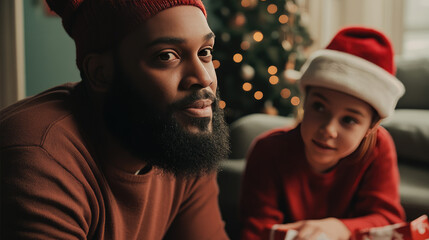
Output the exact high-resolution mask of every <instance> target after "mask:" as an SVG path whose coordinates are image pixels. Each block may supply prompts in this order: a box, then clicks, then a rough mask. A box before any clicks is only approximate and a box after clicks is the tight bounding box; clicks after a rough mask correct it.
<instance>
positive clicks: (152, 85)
mask: <svg viewBox="0 0 429 240" xmlns="http://www.w3.org/2000/svg"><path fill="white" fill-rule="evenodd" d="M47 2H48V5H49V6H50V8H51V9H52V10H53V11H55V12H56V13H57V14H58V15H59V16H60V17H61V18H62V21H63V26H64V28H65V30H66V31H67V33H68V34H69V35H70V36H71V37H72V38H73V40H74V41H75V44H76V50H77V51H76V52H77V58H76V62H77V66H78V68H79V70H80V72H81V76H82V81H80V82H79V83H70V84H65V85H62V86H58V87H55V88H53V89H50V90H47V91H45V92H43V93H41V94H38V95H36V96H33V97H30V98H27V99H25V100H23V101H20V102H18V103H16V104H14V105H12V106H9V107H7V108H5V109H3V110H2V111H1V114H0V123H1V124H0V133H1V135H0V153H1V160H0V163H1V209H2V210H1V235H2V239H124V240H131V239H187V240H192V239H195V240H197V239H198V240H202V239H228V237H227V235H226V233H225V230H224V223H223V221H222V218H221V215H220V212H219V207H218V200H217V195H218V186H217V183H216V171H217V169H218V163H219V161H220V160H221V159H223V158H225V157H226V156H227V154H228V151H229V147H228V146H229V144H228V130H227V127H226V124H225V123H224V121H223V113H222V111H221V110H220V109H219V106H218V101H219V94H218V92H217V91H216V90H217V79H216V74H215V70H214V67H213V64H212V51H213V46H214V34H213V32H212V31H211V29H210V27H209V26H208V24H207V20H206V11H205V9H204V6H203V4H202V2H201V1H200V0H157V1H151V0H135V1H130V0H47Z"/></svg>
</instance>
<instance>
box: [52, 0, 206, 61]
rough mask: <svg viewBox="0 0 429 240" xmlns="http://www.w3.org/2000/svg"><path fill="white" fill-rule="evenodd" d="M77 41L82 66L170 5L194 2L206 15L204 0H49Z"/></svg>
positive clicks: (77, 52)
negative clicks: (86, 57)
mask: <svg viewBox="0 0 429 240" xmlns="http://www.w3.org/2000/svg"><path fill="white" fill-rule="evenodd" d="M46 2H47V3H48V5H49V7H50V8H51V10H52V11H54V12H55V13H57V14H58V15H59V16H60V17H61V18H62V22H63V26H64V29H65V30H66V31H67V33H68V34H69V35H70V37H71V38H73V40H74V41H75V44H76V62H77V66H78V68H79V69H81V68H82V61H83V59H84V58H85V56H86V55H87V54H89V53H101V52H104V51H106V50H109V49H112V48H113V46H115V45H116V44H118V43H119V42H120V40H121V39H122V38H123V37H124V36H125V35H127V34H128V33H130V32H131V31H132V30H134V29H135V28H136V27H137V26H138V25H139V24H141V23H142V22H144V21H145V20H147V19H149V18H151V17H153V16H154V15H156V14H157V13H158V12H160V11H162V10H165V9H167V8H171V7H175V6H180V5H192V6H196V7H198V8H200V9H201V11H202V12H203V14H204V15H205V16H207V14H206V10H205V8H204V5H203V3H202V2H201V0H46Z"/></svg>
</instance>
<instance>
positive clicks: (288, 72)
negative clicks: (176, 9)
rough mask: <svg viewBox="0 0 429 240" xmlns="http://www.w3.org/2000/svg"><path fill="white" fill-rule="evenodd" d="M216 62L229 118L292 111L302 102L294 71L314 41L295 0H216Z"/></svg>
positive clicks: (212, 10) (212, 17) (212, 13)
mask: <svg viewBox="0 0 429 240" xmlns="http://www.w3.org/2000/svg"><path fill="white" fill-rule="evenodd" d="M206 5H207V6H208V9H209V11H210V14H209V18H208V21H209V24H210V26H211V27H212V29H213V31H214V33H215V34H216V45H215V51H214V60H213V64H214V65H215V68H216V71H217V75H218V81H219V89H220V92H221V98H222V100H223V102H222V104H221V107H224V108H225V116H226V119H227V122H232V121H234V120H236V119H237V118H239V117H241V116H244V115H247V114H250V113H256V112H265V113H268V114H279V115H284V116H287V115H290V114H292V113H293V111H294V109H295V107H296V106H297V105H298V103H299V101H300V98H299V97H300V93H299V89H298V87H297V84H296V82H295V81H296V78H295V77H294V76H293V73H294V71H293V70H298V69H299V68H300V67H301V65H302V64H303V62H304V60H305V54H304V51H305V50H306V49H307V48H308V47H309V46H310V45H311V43H312V40H311V38H310V36H309V33H308V31H307V29H306V27H305V24H304V22H305V15H304V14H305V13H304V12H303V11H302V9H301V7H300V5H299V4H297V2H296V1H295V0H211V1H208V2H206Z"/></svg>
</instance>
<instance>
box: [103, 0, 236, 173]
mask: <svg viewBox="0 0 429 240" xmlns="http://www.w3.org/2000/svg"><path fill="white" fill-rule="evenodd" d="M213 45H214V36H213V33H212V32H211V30H210V28H209V27H208V25H207V21H206V19H205V17H204V15H203V14H202V12H201V10H200V9H199V8H196V7H193V6H180V7H173V8H170V9H167V10H164V11H162V12H160V13H159V14H157V15H155V16H154V17H153V18H151V19H149V20H148V21H147V22H145V23H144V24H143V25H142V27H140V28H139V29H138V30H137V31H136V32H134V33H132V34H130V35H128V36H127V37H126V38H125V39H124V41H123V42H122V43H121V44H120V46H119V48H118V50H117V51H116V53H115V79H114V82H113V86H112V88H111V90H110V92H109V94H108V96H107V100H106V104H105V108H104V115H105V120H106V123H107V126H108V128H109V130H110V131H111V133H112V134H113V135H114V136H115V137H117V138H118V139H119V141H120V142H121V143H122V144H123V146H124V147H125V148H127V149H128V150H129V151H130V152H131V153H133V154H134V155H135V156H137V157H139V158H141V159H143V160H144V161H145V162H147V163H148V164H151V165H154V166H157V167H160V168H162V169H164V170H165V171H167V172H172V173H174V174H176V175H198V174H200V173H203V172H208V171H211V170H213V169H215V168H216V167H217V165H218V162H219V160H221V159H222V158H225V157H226V156H227V154H228V151H229V143H228V130H227V127H226V124H225V123H224V120H223V112H222V110H221V109H219V107H218V98H217V97H216V87H217V79H216V74H215V71H214V67H213V64H212V61H211V60H212V57H211V52H212V48H213Z"/></svg>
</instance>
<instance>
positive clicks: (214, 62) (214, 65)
mask: <svg viewBox="0 0 429 240" xmlns="http://www.w3.org/2000/svg"><path fill="white" fill-rule="evenodd" d="M213 67H214V69H218V68H219V67H220V61H219V60H216V59H214V60H213Z"/></svg>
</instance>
